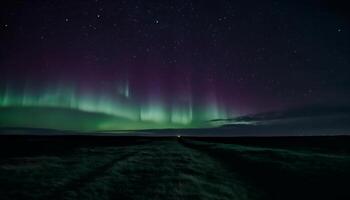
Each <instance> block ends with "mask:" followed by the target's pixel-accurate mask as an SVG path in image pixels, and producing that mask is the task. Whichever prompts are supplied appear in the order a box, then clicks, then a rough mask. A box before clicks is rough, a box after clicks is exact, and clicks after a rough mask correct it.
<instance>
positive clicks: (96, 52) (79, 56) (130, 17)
mask: <svg viewBox="0 0 350 200" xmlns="http://www.w3.org/2000/svg"><path fill="white" fill-rule="evenodd" d="M343 7H344V6H343V4H342V3H341V2H338V1H335V3H334V2H333V1H332V2H331V1H326V0H325V1H321V3H320V2H319V1H316V0H307V1H305V2H298V3H295V2H294V1H283V2H280V1H276V0H269V1H264V2H260V1H234V2H233V1H226V0H222V1H221V0H220V1H215V2H212V1H201V2H196V1H191V0H190V1H188V0H184V1H174V2H173V1H138V0H131V1H124V0H121V1H112V0H106V1H100V0H89V1H80V0H79V1H68V0H63V1H47V2H40V1H35V2H27V1H5V3H3V5H2V6H1V8H0V11H1V12H0V16H1V18H0V33H1V40H2V42H1V46H0V126H1V127H28V128H32V127H35V128H52V129H72V130H133V129H160V128H203V127H213V126H217V125H222V124H220V123H219V124H217V123H213V120H217V121H216V122H219V121H220V122H226V123H227V122H228V121H230V122H232V120H225V119H232V118H235V117H239V116H244V115H248V114H249V115H251V114H257V113H260V112H266V111H270V110H284V109H290V108H293V107H296V106H302V105H310V104H318V105H348V104H349V102H350V92H349V85H350V81H349V77H350V71H349V64H350V61H349V48H350V40H349V37H348V35H349V34H348V31H349V15H348V13H347V11H344V10H343V9H342V8H343ZM241 123H244V122H241Z"/></svg>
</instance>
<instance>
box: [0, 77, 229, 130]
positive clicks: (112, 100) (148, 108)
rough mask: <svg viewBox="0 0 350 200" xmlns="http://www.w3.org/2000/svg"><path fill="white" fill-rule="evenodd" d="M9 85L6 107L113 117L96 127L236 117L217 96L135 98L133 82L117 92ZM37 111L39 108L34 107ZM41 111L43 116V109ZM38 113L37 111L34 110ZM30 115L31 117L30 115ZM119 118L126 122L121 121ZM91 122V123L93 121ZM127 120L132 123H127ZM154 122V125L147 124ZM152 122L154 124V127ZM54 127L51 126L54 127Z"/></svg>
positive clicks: (180, 124)
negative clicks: (195, 100)
mask: <svg viewBox="0 0 350 200" xmlns="http://www.w3.org/2000/svg"><path fill="white" fill-rule="evenodd" d="M18 91H19V90H18V89H17V90H16V89H11V88H5V90H3V92H2V94H1V98H0V105H1V106H2V107H12V108H13V107H15V108H17V110H18V108H31V110H32V112H33V109H34V108H46V109H47V110H48V112H49V113H46V114H44V115H51V114H52V113H50V112H51V111H52V110H53V109H57V108H60V109H64V110H72V111H74V110H76V111H82V112H87V113H89V114H90V115H91V113H95V114H97V115H99V114H102V116H104V115H106V116H109V117H108V118H109V119H112V122H107V123H104V122H103V123H97V126H96V127H95V128H96V129H105V128H108V129H133V128H143V127H144V126H146V127H148V128H152V126H153V128H159V127H161V128H175V127H183V128H189V127H198V126H203V127H205V126H209V125H210V123H209V120H212V119H218V118H227V117H229V116H232V113H228V109H225V108H221V107H220V106H221V105H219V104H218V103H217V102H216V101H215V99H210V100H211V101H207V102H206V103H205V102H202V103H203V104H200V103H196V104H194V103H193V102H192V98H191V96H182V97H181V99H180V100H181V101H179V100H174V101H172V102H171V103H167V102H165V101H161V98H160V97H159V96H158V97H152V96H149V97H147V98H145V99H143V100H142V102H141V103H140V102H138V101H137V100H136V99H133V94H132V91H131V90H130V87H129V85H127V84H124V85H123V86H119V87H116V90H115V93H113V94H112V95H109V93H101V92H92V91H88V92H87V91H79V90H77V89H74V88H73V87H67V86H62V85H60V86H56V87H49V88H46V89H44V90H42V91H38V90H36V91H35V92H33V91H30V90H22V91H21V92H18ZM34 110H35V109H34ZM39 110H41V111H40V112H39V113H40V115H43V113H45V112H42V111H43V109H39ZM34 113H36V112H35V111H34ZM29 117H30V116H29ZM118 120H119V121H121V122H122V123H123V124H120V123H118ZM90 123H91V122H90ZM125 123H127V124H128V126H130V127H128V126H125ZM146 124H150V125H146ZM151 125H152V126H151ZM80 126H81V125H80ZM50 127H51V126H50Z"/></svg>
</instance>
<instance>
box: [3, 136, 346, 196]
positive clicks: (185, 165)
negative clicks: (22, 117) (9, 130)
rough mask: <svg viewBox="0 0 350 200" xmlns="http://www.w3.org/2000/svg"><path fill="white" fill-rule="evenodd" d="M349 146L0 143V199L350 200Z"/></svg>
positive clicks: (111, 140)
mask: <svg viewBox="0 0 350 200" xmlns="http://www.w3.org/2000/svg"><path fill="white" fill-rule="evenodd" d="M349 144H350V140H349V139H348V138H346V137H320V138H316V137H315V138H302V137H299V138H233V139H232V138H231V139H229V138H198V137H197V138H176V137H167V138H154V137H152V138H147V137H122V138H120V137H119V138H118V137H75V136H70V137H43V136H40V137H30V136H20V137H19V136H18V137H10V136H1V141H0V150H1V151H0V155H1V159H0V199H136V200H137V199H152V200H153V199H160V200H166V199H191V200H192V199H193V200H194V199H350V193H349V192H348V182H349V180H350V151H349V149H350V147H349V146H350V145H349Z"/></svg>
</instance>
